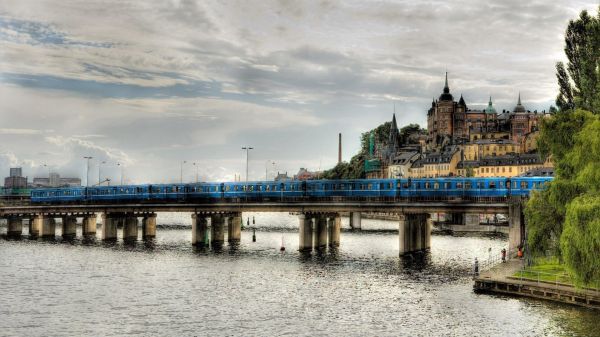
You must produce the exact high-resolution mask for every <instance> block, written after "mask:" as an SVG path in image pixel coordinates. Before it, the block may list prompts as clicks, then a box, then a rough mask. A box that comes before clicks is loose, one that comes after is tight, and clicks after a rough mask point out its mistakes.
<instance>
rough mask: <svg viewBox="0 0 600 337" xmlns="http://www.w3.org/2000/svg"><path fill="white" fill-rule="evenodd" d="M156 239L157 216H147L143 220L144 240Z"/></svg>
mask: <svg viewBox="0 0 600 337" xmlns="http://www.w3.org/2000/svg"><path fill="white" fill-rule="evenodd" d="M154 237H156V214H154V213H153V214H146V215H145V216H144V218H143V219H142V238H143V239H144V240H147V239H152V238H154Z"/></svg>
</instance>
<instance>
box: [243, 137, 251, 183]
mask: <svg viewBox="0 0 600 337" xmlns="http://www.w3.org/2000/svg"><path fill="white" fill-rule="evenodd" d="M253 149H254V148H253V147H250V146H244V147H242V150H246V188H248V156H249V152H250V150H253Z"/></svg>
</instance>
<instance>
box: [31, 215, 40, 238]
mask: <svg viewBox="0 0 600 337" xmlns="http://www.w3.org/2000/svg"><path fill="white" fill-rule="evenodd" d="M38 236H40V229H39V227H38V221H36V216H32V217H31V218H29V237H30V238H32V239H34V238H37V237H38Z"/></svg>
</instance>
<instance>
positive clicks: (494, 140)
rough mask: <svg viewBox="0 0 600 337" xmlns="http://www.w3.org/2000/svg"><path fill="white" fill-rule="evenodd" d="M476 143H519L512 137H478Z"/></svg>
mask: <svg viewBox="0 0 600 337" xmlns="http://www.w3.org/2000/svg"><path fill="white" fill-rule="evenodd" d="M475 144H509V145H511V144H512V145H517V143H515V142H513V141H512V140H510V139H503V138H484V139H477V140H476V141H475Z"/></svg>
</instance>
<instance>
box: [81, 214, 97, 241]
mask: <svg viewBox="0 0 600 337" xmlns="http://www.w3.org/2000/svg"><path fill="white" fill-rule="evenodd" d="M96 227H97V225H96V214H87V215H84V216H83V219H82V220H81V232H82V235H83V236H84V237H88V236H96Z"/></svg>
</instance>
